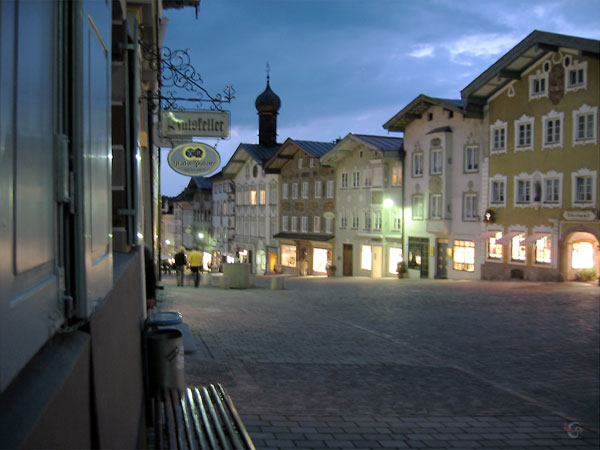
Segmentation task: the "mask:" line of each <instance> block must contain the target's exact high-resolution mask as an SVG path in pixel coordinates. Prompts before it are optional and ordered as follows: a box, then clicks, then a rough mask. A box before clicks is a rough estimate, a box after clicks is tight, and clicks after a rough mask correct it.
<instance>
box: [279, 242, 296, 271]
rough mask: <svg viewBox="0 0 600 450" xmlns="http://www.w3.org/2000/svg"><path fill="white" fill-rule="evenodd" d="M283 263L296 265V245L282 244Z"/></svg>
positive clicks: (289, 265)
mask: <svg viewBox="0 0 600 450" xmlns="http://www.w3.org/2000/svg"><path fill="white" fill-rule="evenodd" d="M281 265H282V266H286V267H296V246H295V245H285V244H281Z"/></svg>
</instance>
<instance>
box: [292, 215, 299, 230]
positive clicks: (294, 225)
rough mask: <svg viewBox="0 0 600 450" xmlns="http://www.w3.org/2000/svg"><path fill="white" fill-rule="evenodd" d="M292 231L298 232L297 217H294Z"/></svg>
mask: <svg viewBox="0 0 600 450" xmlns="http://www.w3.org/2000/svg"><path fill="white" fill-rule="evenodd" d="M292 231H293V232H296V231H298V217H297V216H292Z"/></svg>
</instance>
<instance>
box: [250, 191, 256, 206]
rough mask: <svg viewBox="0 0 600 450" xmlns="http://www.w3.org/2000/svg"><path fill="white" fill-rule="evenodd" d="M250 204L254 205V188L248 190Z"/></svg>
mask: <svg viewBox="0 0 600 450" xmlns="http://www.w3.org/2000/svg"><path fill="white" fill-rule="evenodd" d="M250 204H251V205H256V189H252V190H251V191H250Z"/></svg>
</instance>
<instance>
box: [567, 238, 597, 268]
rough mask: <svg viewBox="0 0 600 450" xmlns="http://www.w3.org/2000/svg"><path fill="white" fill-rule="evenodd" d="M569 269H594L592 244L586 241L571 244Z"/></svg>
mask: <svg viewBox="0 0 600 450" xmlns="http://www.w3.org/2000/svg"><path fill="white" fill-rule="evenodd" d="M571 267H572V268H573V269H591V268H592V267H594V244H593V243H591V242H588V241H579V242H574V243H573V250H572V251H571Z"/></svg>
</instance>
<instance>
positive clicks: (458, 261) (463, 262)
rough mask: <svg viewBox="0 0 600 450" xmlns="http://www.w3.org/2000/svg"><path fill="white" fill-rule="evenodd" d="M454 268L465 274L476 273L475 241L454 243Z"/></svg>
mask: <svg viewBox="0 0 600 450" xmlns="http://www.w3.org/2000/svg"><path fill="white" fill-rule="evenodd" d="M452 253H453V255H454V256H453V266H452V267H453V268H454V270H461V271H465V272H475V243H474V242H473V241H454V249H453V251H452Z"/></svg>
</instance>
